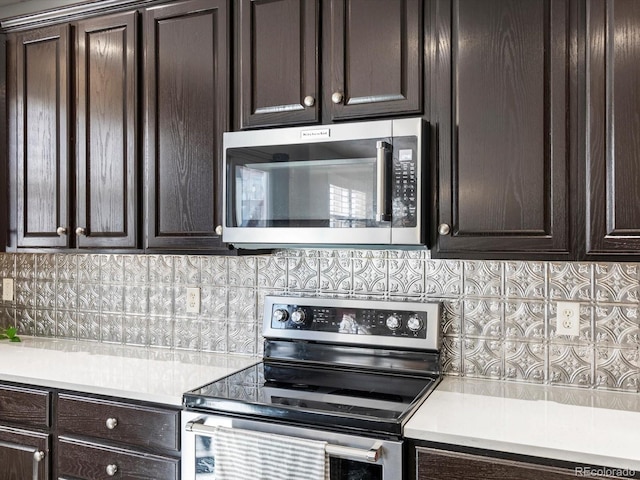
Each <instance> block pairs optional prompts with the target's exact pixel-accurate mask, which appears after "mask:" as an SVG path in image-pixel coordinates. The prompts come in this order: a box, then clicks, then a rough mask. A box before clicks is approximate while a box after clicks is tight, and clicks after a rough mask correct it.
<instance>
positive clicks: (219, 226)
mask: <svg viewBox="0 0 640 480" xmlns="http://www.w3.org/2000/svg"><path fill="white" fill-rule="evenodd" d="M215 231H216V235H222V225H218V226H217V227H216V230H215Z"/></svg>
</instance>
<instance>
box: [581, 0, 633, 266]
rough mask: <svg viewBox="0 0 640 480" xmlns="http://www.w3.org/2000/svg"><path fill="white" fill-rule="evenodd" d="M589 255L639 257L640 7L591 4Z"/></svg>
mask: <svg viewBox="0 0 640 480" xmlns="http://www.w3.org/2000/svg"><path fill="white" fill-rule="evenodd" d="M587 5H588V7H587V8H588V15H587V19H588V20H587V21H588V31H589V35H588V38H587V55H588V63H587V65H588V71H587V89H586V91H587V105H588V116H587V119H588V124H587V129H588V131H587V137H586V138H587V152H586V153H587V154H586V158H587V164H588V166H587V176H588V201H587V202H588V203H587V204H588V208H587V254H615V255H625V254H626V255H631V254H634V255H636V258H637V255H638V254H639V253H640V201H639V199H640V182H639V181H638V179H639V178H640V163H639V162H638V157H639V156H640V117H638V111H640V90H638V85H639V84H640V62H638V59H640V3H639V2H637V1H634V0H610V1H605V0H591V1H589V2H587Z"/></svg>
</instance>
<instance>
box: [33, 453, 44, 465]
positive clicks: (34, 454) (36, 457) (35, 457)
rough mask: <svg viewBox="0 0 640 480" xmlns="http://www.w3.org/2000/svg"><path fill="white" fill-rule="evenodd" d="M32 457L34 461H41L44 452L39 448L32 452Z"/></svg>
mask: <svg viewBox="0 0 640 480" xmlns="http://www.w3.org/2000/svg"><path fill="white" fill-rule="evenodd" d="M33 459H34V460H35V461H36V462H41V461H42V460H44V452H43V451H42V450H39V451H37V452H34V453H33Z"/></svg>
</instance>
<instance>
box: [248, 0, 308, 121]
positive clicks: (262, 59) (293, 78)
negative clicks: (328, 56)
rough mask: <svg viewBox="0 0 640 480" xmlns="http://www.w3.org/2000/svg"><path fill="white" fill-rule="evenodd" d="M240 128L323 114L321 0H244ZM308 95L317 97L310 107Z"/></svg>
mask: <svg viewBox="0 0 640 480" xmlns="http://www.w3.org/2000/svg"><path fill="white" fill-rule="evenodd" d="M238 7H239V22H240V25H239V35H238V42H239V48H238V51H239V72H238V82H239V89H238V90H239V92H240V98H239V102H240V108H239V110H240V111H239V115H240V127H241V128H245V127H253V126H265V125H288V124H296V123H313V122H317V121H318V119H319V112H320V109H319V105H320V103H319V101H318V100H319V99H318V95H319V93H320V92H319V91H318V63H319V58H318V31H319V28H318V26H319V25H318V24H319V11H318V8H319V7H318V0H275V1H274V0H241V1H240V2H239V3H238ZM305 97H311V98H313V99H314V103H313V104H312V105H310V106H307V105H305V104H304V99H305Z"/></svg>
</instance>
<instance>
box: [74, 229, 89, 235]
mask: <svg viewBox="0 0 640 480" xmlns="http://www.w3.org/2000/svg"><path fill="white" fill-rule="evenodd" d="M86 234H87V229H86V228H82V227H78V228H76V235H78V236H84V235H86Z"/></svg>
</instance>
